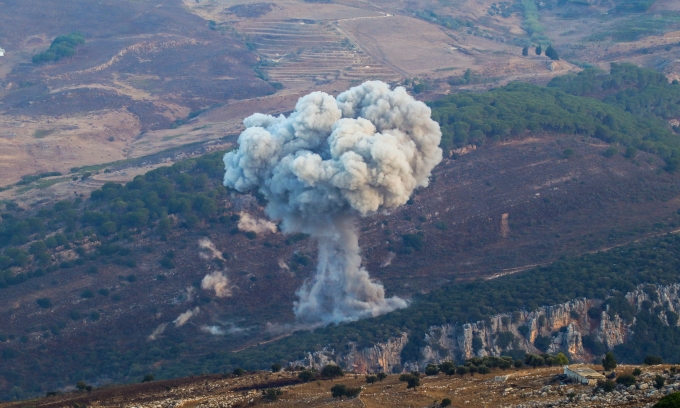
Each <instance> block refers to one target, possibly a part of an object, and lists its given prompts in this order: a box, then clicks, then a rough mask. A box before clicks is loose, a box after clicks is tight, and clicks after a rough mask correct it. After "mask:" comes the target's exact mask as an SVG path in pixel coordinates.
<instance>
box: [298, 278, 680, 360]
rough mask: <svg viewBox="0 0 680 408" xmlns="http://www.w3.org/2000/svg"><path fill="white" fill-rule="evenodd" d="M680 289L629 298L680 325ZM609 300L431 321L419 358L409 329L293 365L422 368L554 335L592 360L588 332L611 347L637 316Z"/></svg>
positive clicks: (558, 346) (643, 290) (555, 344)
mask: <svg viewBox="0 0 680 408" xmlns="http://www.w3.org/2000/svg"><path fill="white" fill-rule="evenodd" d="M679 292H680V284H674V285H669V286H655V285H640V286H638V287H637V288H636V290H634V291H632V292H629V293H627V294H626V295H625V298H626V300H627V301H628V302H629V303H630V304H631V306H633V307H634V308H635V310H636V311H640V310H642V309H643V308H647V309H651V310H656V311H657V312H658V313H659V317H660V318H661V320H662V321H663V322H666V324H669V320H670V321H673V322H674V324H676V325H677V324H678V319H677V317H676V318H674V319H669V315H673V314H674V313H677V311H678V310H680V298H679V295H678V293H679ZM605 301H606V299H604V300H602V299H585V298H582V299H574V300H571V301H569V302H566V303H562V304H559V305H553V306H544V307H541V308H538V309H536V310H534V311H531V312H528V311H519V312H514V313H506V314H499V315H495V316H492V317H491V318H490V319H489V320H487V321H479V322H474V323H463V324H445V325H441V326H431V327H430V328H429V329H428V331H427V333H426V334H425V343H426V346H425V347H423V348H422V349H421V355H422V359H421V360H420V361H401V351H402V350H403V349H404V347H405V346H406V343H407V342H408V335H407V334H406V333H403V334H402V335H401V336H400V337H393V338H390V339H389V340H388V341H386V342H384V343H378V344H375V345H373V346H372V347H368V348H362V349H358V348H357V347H356V344H354V343H350V344H349V347H348V351H346V352H335V351H334V350H329V349H323V350H321V351H317V352H314V353H309V354H308V355H307V356H306V357H305V358H304V359H301V360H298V361H293V362H291V363H290V365H292V366H303V367H309V368H321V367H323V366H324V365H326V364H329V363H334V364H338V365H340V366H342V367H343V368H345V369H347V370H350V371H353V372H358V373H369V372H378V371H383V372H386V373H391V372H401V371H408V370H418V369H420V370H422V369H423V368H424V367H425V366H426V365H427V364H431V363H441V362H443V361H448V360H457V361H459V362H461V361H463V360H465V359H468V358H471V357H475V356H476V357H484V356H488V355H491V356H500V355H501V353H503V352H504V351H509V350H512V349H515V350H524V351H526V352H528V353H542V352H544V351H546V350H539V349H537V348H536V347H535V346H534V342H535V341H536V339H537V338H538V337H539V336H542V337H545V338H548V339H549V342H548V343H547V344H549V346H548V349H547V352H549V353H558V352H563V353H565V354H566V355H568V356H569V357H570V359H571V360H572V361H574V362H586V361H592V360H593V359H594V358H595V357H598V356H593V355H592V354H590V353H589V351H588V350H587V349H585V348H584V347H583V336H586V335H589V336H593V338H594V339H596V340H598V341H601V342H602V343H603V344H604V345H605V347H606V348H607V349H608V350H611V349H613V348H614V347H615V346H617V345H619V344H622V343H624V342H625V341H626V340H627V339H628V338H629V337H630V335H631V334H632V332H631V327H632V326H633V324H634V323H635V319H632V321H626V320H624V319H622V318H621V317H620V316H618V315H617V314H615V313H610V310H609V308H608V306H605V308H603V305H604V303H605ZM657 306H660V308H658V307H657ZM592 308H595V309H596V310H600V311H601V312H600V313H599V316H598V318H596V319H592V318H591V317H590V316H589V314H588V310H590V309H592ZM671 312H672V313H671ZM591 314H592V312H591Z"/></svg>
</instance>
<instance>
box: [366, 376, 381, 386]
mask: <svg viewBox="0 0 680 408" xmlns="http://www.w3.org/2000/svg"><path fill="white" fill-rule="evenodd" d="M376 381H378V377H377V376H375V375H367V376H366V383H368V384H373V383H375V382H376Z"/></svg>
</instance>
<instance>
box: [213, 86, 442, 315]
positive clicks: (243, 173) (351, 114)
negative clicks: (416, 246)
mask: <svg viewBox="0 0 680 408" xmlns="http://www.w3.org/2000/svg"><path fill="white" fill-rule="evenodd" d="M430 114H431V111H430V108H428V107H427V106H426V105H425V104H423V103H422V102H418V101H416V100H414V99H413V98H412V97H411V96H409V95H408V94H407V92H406V90H405V89H404V88H402V87H398V88H395V89H393V90H392V89H390V87H389V86H388V85H387V84H385V83H382V82H379V81H372V82H366V83H364V84H362V85H360V86H357V87H354V88H352V89H350V90H348V91H346V92H343V93H341V94H340V95H338V97H337V98H333V97H332V96H330V95H328V94H325V93H323V92H314V93H311V94H309V95H306V96H304V97H302V98H300V100H299V101H298V103H297V105H296V106H295V111H294V112H293V113H291V114H290V116H288V117H286V116H284V115H280V116H278V117H274V116H270V115H264V114H260V113H256V114H254V115H252V116H250V117H248V118H246V119H245V120H244V121H243V123H244V125H245V127H246V130H244V131H243V133H241V135H240V136H239V139H238V143H239V149H238V150H236V151H233V152H229V153H227V154H226V155H225V156H224V163H225V168H226V173H225V176H224V185H225V186H227V187H231V188H234V189H236V190H238V191H241V192H245V191H249V190H253V189H259V190H260V191H261V192H262V194H264V195H265V197H266V198H267V200H268V204H267V207H266V213H267V215H268V216H269V217H270V218H271V219H273V220H275V221H281V222H282V223H281V229H282V231H283V232H284V233H294V232H303V233H307V234H310V235H311V236H312V237H314V238H315V239H316V240H317V241H318V248H319V255H318V263H317V272H316V275H315V276H314V277H313V278H312V279H311V280H309V281H307V282H306V283H305V284H304V285H303V286H302V287H301V288H300V289H299V290H298V292H297V295H298V297H299V300H298V301H297V302H296V303H295V307H294V311H295V315H296V317H297V318H298V321H299V322H301V323H308V324H312V325H318V324H327V323H331V322H340V321H345V320H356V319H360V318H363V317H370V316H377V315H380V314H383V313H387V312H389V311H392V310H394V309H397V308H402V307H405V306H406V304H407V303H406V301H404V300H403V299H400V298H398V297H392V298H385V289H384V287H383V286H382V285H381V284H380V283H378V282H374V281H372V280H371V279H370V277H369V274H368V272H367V271H366V270H365V269H364V268H363V267H362V266H361V256H360V250H359V236H358V233H357V230H356V226H355V224H356V220H357V217H365V216H370V215H372V214H375V213H377V212H387V211H390V210H393V209H395V208H397V207H399V206H401V205H403V204H405V203H406V202H407V201H408V200H409V197H410V195H411V193H412V192H413V190H414V189H416V188H418V187H426V186H427V185H428V182H429V176H430V173H431V171H432V169H433V168H434V167H435V166H436V165H437V164H438V163H439V162H440V161H441V159H442V151H441V149H440V148H439V142H440V139H441V131H440V129H439V125H438V124H437V123H436V122H435V121H433V120H432V119H431V118H430Z"/></svg>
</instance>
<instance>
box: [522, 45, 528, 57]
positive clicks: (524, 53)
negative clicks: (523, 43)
mask: <svg viewBox="0 0 680 408" xmlns="http://www.w3.org/2000/svg"><path fill="white" fill-rule="evenodd" d="M522 55H523V56H525V57H526V56H527V55H529V47H524V48H522Z"/></svg>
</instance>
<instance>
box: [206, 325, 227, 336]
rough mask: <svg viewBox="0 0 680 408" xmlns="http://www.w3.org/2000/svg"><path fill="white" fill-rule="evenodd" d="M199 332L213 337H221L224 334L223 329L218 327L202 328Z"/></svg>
mask: <svg viewBox="0 0 680 408" xmlns="http://www.w3.org/2000/svg"><path fill="white" fill-rule="evenodd" d="M201 330H202V331H204V332H206V333H210V334H212V335H213V336H222V335H224V334H225V331H224V329H223V328H221V327H220V326H202V327H201Z"/></svg>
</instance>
